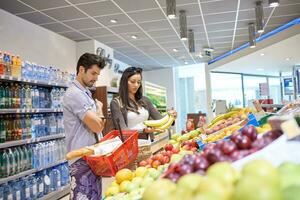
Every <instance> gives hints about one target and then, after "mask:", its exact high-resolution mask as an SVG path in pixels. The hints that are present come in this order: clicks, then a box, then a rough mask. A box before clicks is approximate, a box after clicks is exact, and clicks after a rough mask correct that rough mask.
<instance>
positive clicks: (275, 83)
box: [269, 77, 281, 104]
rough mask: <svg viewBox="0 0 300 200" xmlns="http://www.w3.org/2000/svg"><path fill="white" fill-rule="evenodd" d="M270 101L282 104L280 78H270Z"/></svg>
mask: <svg viewBox="0 0 300 200" xmlns="http://www.w3.org/2000/svg"><path fill="white" fill-rule="evenodd" d="M269 88H270V99H273V102H274V104H280V103H281V91H280V78H272V77H270V78H269Z"/></svg>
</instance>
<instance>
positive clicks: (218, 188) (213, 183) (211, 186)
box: [197, 177, 231, 200]
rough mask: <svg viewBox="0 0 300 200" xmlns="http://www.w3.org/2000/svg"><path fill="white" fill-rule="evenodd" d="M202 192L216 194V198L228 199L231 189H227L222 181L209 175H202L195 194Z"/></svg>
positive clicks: (220, 199) (219, 199)
mask: <svg viewBox="0 0 300 200" xmlns="http://www.w3.org/2000/svg"><path fill="white" fill-rule="evenodd" d="M202 193H206V194H207V195H209V194H211V195H213V196H216V197H217V198H216V199H218V200H229V198H230V195H231V191H228V190H227V187H226V186H224V184H223V183H222V182H220V181H218V180H216V179H214V178H210V177H203V179H202V181H201V182H200V183H199V184H198V188H197V195H198V194H202Z"/></svg>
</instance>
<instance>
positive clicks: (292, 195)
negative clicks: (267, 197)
mask: <svg viewBox="0 0 300 200" xmlns="http://www.w3.org/2000/svg"><path fill="white" fill-rule="evenodd" d="M299 197H300V186H299V185H292V186H289V187H287V188H285V189H284V190H283V191H282V200H299Z"/></svg>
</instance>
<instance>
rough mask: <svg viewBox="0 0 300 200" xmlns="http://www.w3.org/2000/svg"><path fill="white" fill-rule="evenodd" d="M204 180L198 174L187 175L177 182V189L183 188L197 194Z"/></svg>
mask: <svg viewBox="0 0 300 200" xmlns="http://www.w3.org/2000/svg"><path fill="white" fill-rule="evenodd" d="M202 180H203V177H202V176H199V175H198V174H187V175H184V176H182V177H181V178H180V179H179V180H178V182H177V188H182V189H184V190H186V191H191V192H192V193H195V192H196V191H197V189H198V185H199V184H200V182H201V181H202Z"/></svg>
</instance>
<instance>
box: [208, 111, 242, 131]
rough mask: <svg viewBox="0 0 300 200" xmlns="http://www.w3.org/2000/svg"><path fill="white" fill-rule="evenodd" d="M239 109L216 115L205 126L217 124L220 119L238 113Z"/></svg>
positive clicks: (209, 126) (222, 119)
mask: <svg viewBox="0 0 300 200" xmlns="http://www.w3.org/2000/svg"><path fill="white" fill-rule="evenodd" d="M240 111H241V110H234V111H230V112H228V113H225V114H221V115H218V116H217V117H215V118H214V119H213V120H212V121H211V122H210V124H209V125H208V126H207V128H211V127H213V126H215V125H217V124H219V122H220V121H224V120H225V119H228V118H229V117H232V116H233V115H238V114H239V113H240Z"/></svg>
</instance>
